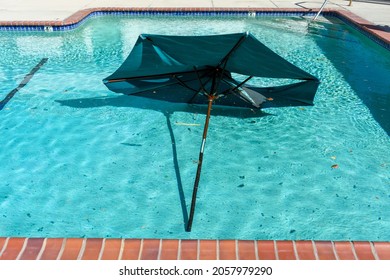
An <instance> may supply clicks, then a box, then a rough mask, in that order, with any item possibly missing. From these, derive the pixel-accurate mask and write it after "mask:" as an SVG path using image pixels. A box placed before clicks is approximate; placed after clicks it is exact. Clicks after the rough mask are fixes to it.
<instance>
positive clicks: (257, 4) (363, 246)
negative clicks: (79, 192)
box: [0, 0, 390, 260]
mask: <svg viewBox="0 0 390 280" xmlns="http://www.w3.org/2000/svg"><path fill="white" fill-rule="evenodd" d="M322 2H323V1H320V0H313V1H290V0H274V1H272V0H258V1H254V0H252V1H251V0H198V1H196V2H195V1H188V0H187V1H186V0H181V1H179V0H133V1H129V0H127V1H125V0H56V1H49V0H13V1H10V0H0V25H30V24H34V23H35V24H43V23H44V24H46V23H48V24H60V25H61V24H66V23H72V22H77V21H78V20H80V19H82V18H83V17H84V16H85V15H86V14H88V12H90V11H94V10H95V9H99V8H108V9H118V10H119V9H131V8H142V9H145V10H148V9H149V10H152V9H168V10H169V9H171V10H175V9H180V8H186V9H190V10H191V9H195V8H203V10H207V9H208V10H213V9H218V8H224V9H225V8H227V9H235V8H243V9H250V8H256V9H257V8H258V9H278V10H281V9H286V10H289V11H290V10H304V11H308V10H311V9H314V10H316V9H319V8H320V6H321V4H322ZM348 4H349V0H347V1H345V0H334V1H331V2H329V4H328V5H327V6H326V8H327V9H332V10H337V11H340V12H341V13H342V15H343V16H346V17H348V18H349V19H351V20H353V21H354V22H355V23H357V24H359V25H361V26H362V27H364V28H367V29H368V30H370V31H371V32H372V34H375V35H376V36H379V37H380V38H382V39H383V40H385V41H387V42H390V16H389V15H390V0H383V2H382V3H380V2H376V3H371V2H363V1H359V2H357V1H353V2H352V6H348ZM37 259H42V260H43V259H52V260H78V259H80V260H81V259H88V260H94V259H107V260H117V259H122V260H163V259H168V260H272V259H277V260H390V243H389V242H371V241H313V240H298V241H292V240H283V241H276V240H177V239H174V240H173V239H102V238H16V237H0V260H37Z"/></svg>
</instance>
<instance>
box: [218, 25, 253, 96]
mask: <svg viewBox="0 0 390 280" xmlns="http://www.w3.org/2000/svg"><path fill="white" fill-rule="evenodd" d="M246 37H248V33H245V34H244V35H243V36H242V37H241V38H240V40H238V42H237V43H236V44H235V45H234V47H233V48H232V49H231V50H230V51H229V52H228V54H227V55H226V56H225V57H224V58H223V59H222V60H221V61H220V62H219V64H218V66H217V68H216V71H218V68H219V67H220V66H221V65H222V64H223V68H222V72H221V78H220V79H218V82H217V86H216V87H215V88H216V89H218V88H219V84H220V83H221V79H222V78H223V76H224V73H225V68H226V65H227V62H228V60H229V58H230V56H231V55H232V54H233V52H234V51H235V50H237V49H238V47H239V46H241V44H242V43H243V42H244V40H245V38H246ZM216 74H217V73H216Z"/></svg>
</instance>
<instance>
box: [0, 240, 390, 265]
mask: <svg viewBox="0 0 390 280" xmlns="http://www.w3.org/2000/svg"><path fill="white" fill-rule="evenodd" d="M0 260H390V242H368V241H304V240H303V241H292V240H286V241H274V240H178V239H104V238H10V237H8V238H5V237H3V238H0Z"/></svg>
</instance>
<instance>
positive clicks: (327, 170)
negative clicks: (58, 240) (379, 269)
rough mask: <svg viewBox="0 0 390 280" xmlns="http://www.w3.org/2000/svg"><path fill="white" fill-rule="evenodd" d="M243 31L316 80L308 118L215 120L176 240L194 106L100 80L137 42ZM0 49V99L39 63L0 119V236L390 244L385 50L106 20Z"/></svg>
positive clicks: (335, 32) (20, 39)
mask: <svg viewBox="0 0 390 280" xmlns="http://www.w3.org/2000/svg"><path fill="white" fill-rule="evenodd" d="M227 23H229V24H227ZM178 26H180V29H178V28H177V27H178ZM243 31H250V32H251V33H252V34H254V35H255V36H256V37H257V38H258V39H260V40H261V41H262V42H263V43H264V44H266V45H267V46H268V47H270V48H271V49H273V50H274V51H275V52H277V53H278V54H280V55H281V56H283V57H284V58H286V59H288V60H289V61H290V62H292V63H294V64H296V65H297V66H298V67H301V68H302V69H304V70H305V71H307V72H309V73H311V74H312V75H314V76H317V77H318V78H319V79H320V80H321V85H320V88H319V91H318V93H317V95H316V99H315V106H314V107H310V108H308V107H305V108H269V109H264V110H263V113H262V114H256V115H251V114H248V113H247V112H242V111H231V110H224V109H215V110H213V115H212V118H211V123H210V129H209V134H208V142H207V146H206V151H205V159H204V167H203V171H202V179H201V182H200V190H199V192H198V200H197V210H196V216H195V220H194V224H193V229H192V232H191V233H187V232H185V231H184V221H185V219H186V215H187V212H188V210H187V209H188V208H189V203H190V197H191V192H192V186H193V180H194V177H195V170H196V160H197V157H198V152H199V145H200V139H201V133H202V130H203V127H202V126H203V123H204V117H205V115H204V108H203V109H202V108H199V107H189V106H186V105H178V104H164V103H161V102H157V101H151V100H146V99H142V98H134V97H127V96H122V95H116V94H114V93H111V92H109V91H108V90H107V89H106V88H105V86H104V85H103V83H102V81H101V80H102V79H103V78H104V77H106V76H108V75H109V74H110V73H112V72H113V70H115V69H116V68H117V67H118V66H119V65H120V64H121V63H122V62H123V60H124V59H125V58H126V56H127V54H128V53H129V52H130V50H131V47H132V45H133V44H134V42H135V40H136V39H137V37H138V35H139V34H140V33H162V34H178V35H188V34H191V35H193V34H198V35H203V34H221V33H233V32H243ZM0 44H1V46H0V47H1V48H0V49H1V50H0V61H2V63H1V65H0V67H1V68H0V80H1V86H0V87H1V91H0V99H3V98H5V97H6V95H7V94H9V93H10V92H11V91H12V90H13V89H15V88H17V87H18V85H19V84H20V83H21V81H22V80H23V79H24V77H25V75H26V74H28V73H29V72H30V71H31V69H33V68H34V67H35V66H36V65H37V64H38V63H39V62H40V61H42V58H48V60H47V62H46V63H44V64H43V65H42V66H41V67H40V69H39V70H38V71H36V73H35V74H34V76H33V77H32V78H31V80H30V81H29V82H28V84H27V85H25V86H24V87H23V88H21V89H20V90H19V91H18V92H17V93H16V94H15V95H14V96H13V98H12V99H11V100H10V101H9V102H8V103H7V104H6V105H5V106H4V108H3V109H2V110H1V111H0V115H1V120H0V130H1V132H2V133H1V135H2V137H1V138H0V145H1V147H2V149H1V152H0V160H1V162H2V165H1V169H0V178H1V183H0V209H1V211H0V212H1V215H0V235H1V236H29V237H83V236H85V237H134V238H196V239H200V238H202V239H208V238H213V239H314V240H346V239H352V240H390V233H389V232H390V231H389V228H390V221H389V218H388V217H387V215H386V214H387V213H389V210H390V203H389V202H390V186H389V185H390V184H389V179H390V174H389V158H390V152H389V151H390V141H389V137H388V132H389V126H390V124H389V109H388V108H389V106H388V105H389V103H390V97H389V95H390V92H389V89H390V81H389V80H388V78H387V77H388V75H389V73H390V55H389V52H388V51H387V50H385V49H383V48H382V47H380V46H377V45H376V44H375V43H373V42H371V41H370V40H369V39H367V38H365V37H363V36H362V35H361V34H359V33H358V32H356V31H355V30H353V29H352V28H350V27H348V26H345V25H344V24H342V23H341V22H340V21H338V20H336V19H332V18H328V19H322V20H321V22H319V23H315V24H312V25H310V26H308V22H307V20H306V19H304V18H300V17H287V18H282V17H267V18H257V17H256V18H247V17H231V18H227V17H222V18H221V17H218V18H217V17H196V18H193V17H177V18H175V17H145V16H139V17H126V16H123V17H112V16H106V17H98V18H93V19H90V20H88V21H87V22H85V23H84V24H83V25H82V26H81V27H80V28H79V29H76V30H74V31H71V32H65V33H57V32H53V33H34V32H30V33H28V32H23V33H20V32H19V33H6V32H2V33H0ZM257 82H258V83H263V82H267V81H263V80H258V81H257ZM172 143H174V145H172ZM332 166H333V168H332ZM335 167H338V168H335ZM185 206H186V207H185Z"/></svg>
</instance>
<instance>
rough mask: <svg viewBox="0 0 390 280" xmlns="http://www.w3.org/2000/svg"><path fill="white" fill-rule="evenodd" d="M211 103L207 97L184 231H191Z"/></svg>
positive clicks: (210, 97) (211, 98)
mask: <svg viewBox="0 0 390 280" xmlns="http://www.w3.org/2000/svg"><path fill="white" fill-rule="evenodd" d="M213 101H214V97H213V96H209V103H208V106H207V116H206V122H205V125H204V128H203V137H202V145H201V147H200V152H199V160H198V168H197V170H196V177H195V183H194V189H193V191H192V200H191V210H190V216H189V218H188V223H187V227H186V231H191V228H192V221H193V219H194V214H195V204H196V194H197V192H198V185H199V180H200V172H201V171H202V163H203V152H204V147H205V144H206V137H207V131H208V128H209V120H210V114H211V106H212V105H213Z"/></svg>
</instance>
